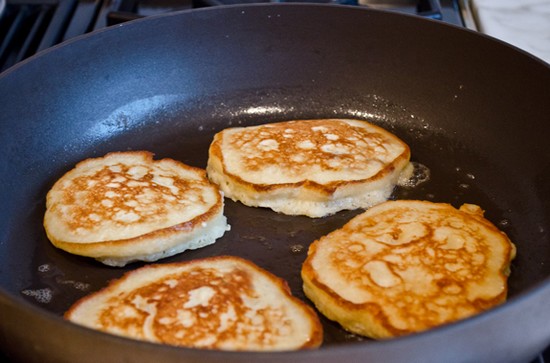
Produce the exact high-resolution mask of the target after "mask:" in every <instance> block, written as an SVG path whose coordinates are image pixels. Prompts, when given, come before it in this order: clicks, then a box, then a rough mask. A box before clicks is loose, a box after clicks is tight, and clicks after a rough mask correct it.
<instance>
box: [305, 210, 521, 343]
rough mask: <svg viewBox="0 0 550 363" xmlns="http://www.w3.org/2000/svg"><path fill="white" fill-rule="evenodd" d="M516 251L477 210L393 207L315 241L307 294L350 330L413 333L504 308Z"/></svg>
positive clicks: (372, 334)
mask: <svg viewBox="0 0 550 363" xmlns="http://www.w3.org/2000/svg"><path fill="white" fill-rule="evenodd" d="M514 256H515V247H514V245H513V244H512V243H511V242H510V240H509V239H508V238H507V236H506V235H505V234H504V233H503V232H501V231H499V230H498V229H497V228H496V227H495V226H494V225H492V224H491V223H490V222H489V221H488V220H486V219H485V218H483V212H482V211H481V209H480V208H479V207H478V206H474V205H471V204H465V205H463V206H462V207H461V208H460V209H459V210H457V209H455V208H454V207H452V206H451V205H449V204H443V203H431V202H424V201H405V200H401V201H390V202H386V203H382V204H380V205H378V206H375V207H373V208H371V209H370V210H368V211H367V212H365V213H363V214H361V215H359V216H357V217H355V218H354V219H352V220H351V221H350V222H349V223H347V224H346V225H345V226H343V227H342V228H340V229H338V230H336V231H334V232H332V233H329V234H328V235H326V236H324V237H322V238H320V239H319V240H317V241H315V242H314V243H313V244H312V245H311V247H310V249H309V252H308V258H307V259H306V261H305V263H304V265H303V268H302V277H303V279H304V290H305V293H306V295H307V296H308V297H309V298H310V299H311V300H312V301H313V302H314V303H315V305H316V306H317V308H318V309H319V310H320V311H321V312H322V313H323V314H325V315H326V316H327V317H329V318H330V319H333V320H336V321H338V322H339V323H340V324H341V325H342V326H343V327H344V328H345V329H347V330H350V331H352V332H355V333H358V334H361V335H366V336H370V337H373V338H386V337H392V336H399V335H404V334H409V333H412V332H417V331H422V330H426V329H429V328H433V327H436V326H439V325H441V324H445V323H449V322H453V321H456V320H459V319H462V318H466V317H469V316H472V315H474V314H476V313H479V312H482V311H484V310H486V309H489V308H491V307H493V306H495V305H498V304H500V303H502V302H504V300H505V298H506V292H507V276H508V274H509V264H510V261H511V260H512V259H513V258H514Z"/></svg>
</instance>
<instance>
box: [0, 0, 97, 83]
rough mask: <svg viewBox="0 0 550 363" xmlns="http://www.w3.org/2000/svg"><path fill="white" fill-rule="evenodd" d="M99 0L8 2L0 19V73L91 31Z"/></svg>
mask: <svg viewBox="0 0 550 363" xmlns="http://www.w3.org/2000/svg"><path fill="white" fill-rule="evenodd" d="M102 3H103V1H92V2H86V1H84V2H83V1H77V0H23V1H21V0H8V1H7V4H6V7H5V9H4V11H3V12H2V14H1V17H0V72H1V71H3V70H5V69H7V68H9V67H11V66H12V65H14V64H15V63H17V62H19V61H22V60H24V59H26V58H28V57H30V56H31V55H33V54H35V53H37V52H39V51H41V50H43V49H46V48H48V47H51V46H52V45H56V44H58V43H60V42H62V41H63V40H65V39H68V38H70V37H72V36H75V35H79V34H84V33H86V32H88V31H90V30H91V29H92V28H93V24H94V22H95V18H96V17H97V13H98V10H97V9H98V8H100V7H101V5H102Z"/></svg>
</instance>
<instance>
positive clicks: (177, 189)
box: [44, 151, 228, 266]
mask: <svg viewBox="0 0 550 363" xmlns="http://www.w3.org/2000/svg"><path fill="white" fill-rule="evenodd" d="M44 227H45V229H46V233H47V235H48V238H49V239H50V241H51V242H52V243H53V245H55V246H56V247H58V248H60V249H63V250H65V251H67V252H70V253H73V254H77V255H82V256H88V257H93V258H95V259H97V260H99V261H101V262H103V263H105V264H107V265H112V266H124V265H125V264H127V263H128V262H132V261H136V260H143V261H155V260H158V259H160V258H164V257H168V256H172V255H174V254H177V253H180V252H182V251H184V250H187V249H195V248H200V247H203V246H206V245H209V244H212V243H214V242H215V240H216V239H217V238H219V237H221V236H222V235H223V234H224V233H225V231H226V230H227V229H228V225H227V220H226V218H225V216H224V215H223V197H222V196H221V193H220V191H219V189H218V188H217V187H216V186H215V185H214V184H212V183H210V182H209V180H208V179H207V177H206V173H205V171H204V170H202V169H199V168H194V167H190V166H188V165H185V164H183V163H181V162H178V161H176V160H172V159H162V160H153V154H151V153H149V152H146V151H129V152H114V153H109V154H107V155H106V156H104V157H100V158H93V159H87V160H84V161H82V162H80V163H78V164H77V165H76V167H75V168H74V169H72V170H71V171H69V172H67V173H66V174H65V175H63V176H62V177H61V178H60V179H59V180H58V181H57V182H56V183H55V184H54V186H53V187H52V189H51V190H50V191H49V192H48V195H47V198H46V213H45V216H44Z"/></svg>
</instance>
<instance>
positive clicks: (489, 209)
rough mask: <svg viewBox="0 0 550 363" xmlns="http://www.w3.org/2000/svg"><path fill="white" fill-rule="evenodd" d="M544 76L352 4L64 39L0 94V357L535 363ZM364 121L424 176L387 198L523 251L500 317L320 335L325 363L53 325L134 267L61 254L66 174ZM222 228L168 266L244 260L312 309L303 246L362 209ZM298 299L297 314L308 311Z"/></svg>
mask: <svg viewBox="0 0 550 363" xmlns="http://www.w3.org/2000/svg"><path fill="white" fill-rule="evenodd" d="M549 96H550V68H549V66H548V65H547V64H546V63H543V62H542V61H540V60H538V59H536V58H534V57H531V56H529V55H528V54H526V53H523V52H522V51H520V50H518V49H515V48H513V47H511V46H508V45H506V44H504V43H501V42H499V41H497V40H494V39H490V38H488V37H485V36H482V35H479V34H476V33H474V32H471V31H468V30H464V29H459V28H455V27H453V26H450V25H445V24H441V23H439V22H436V21H431V20H426V19H419V18H416V17H412V16H407V15H402V14H395V13H388V12H383V11H379V10H370V9H365V8H358V7H348V6H337V5H312V4H309V5H308V4H257V5H247V6H234V7H233V6H228V7H220V8H208V9H199V10H191V11H184V12H178V13H172V14H168V15H162V16H157V17H151V18H147V19H144V20H137V21H134V22H130V23H126V24H123V25H119V26H116V27H113V28H109V29H106V30H102V31H98V32H96V33H94V34H92V35H89V36H83V37H82V38H79V39H77V40H74V41H68V42H66V43H63V44H62V45H60V46H57V47H55V48H52V49H50V50H47V51H44V52H42V53H41V54H39V55H38V56H35V57H33V58H32V59H30V60H27V61H24V62H22V63H20V64H18V65H16V66H14V67H12V68H11V69H9V70H8V71H6V72H4V73H3V74H2V75H1V77H0V105H1V112H0V125H1V126H2V131H1V134H0V154H1V155H2V158H1V163H0V171H1V173H0V178H1V182H0V183H1V184H0V185H2V189H1V193H0V198H1V199H0V205H2V208H1V212H0V213H1V218H0V251H1V252H0V253H1V263H0V286H1V287H0V319H1V320H0V325H1V328H0V346H1V347H2V351H3V352H4V354H6V355H7V356H8V358H9V359H11V360H13V361H25V362H77V361H81V362H98V361H102V362H121V361H128V362H130V361H131V362H152V361H162V362H176V361H177V362H199V361H200V362H218V361H223V362H241V361H250V360H255V361H263V362H287V361H301V362H332V361H335V360H337V359H338V360H342V361H374V362H376V361H381V362H527V361H529V360H530V359H532V358H534V357H535V356H536V355H537V354H538V353H539V352H540V351H542V350H543V349H544V348H545V347H546V346H547V345H548V344H549V343H550V324H549V323H548V322H549V321H550V304H549V303H548V302H549V301H550V280H549V275H550V237H549V230H550V198H548V197H549V196H550V183H549V182H550V146H549V144H548V140H550V126H549V125H550V102H549V101H550V100H549ZM315 117H323V118H326V117H349V118H359V119H365V120H369V121H371V122H374V123H376V124H378V125H381V126H382V127H385V128H386V129H388V130H390V131H391V132H394V133H395V134H397V135H398V136H399V137H401V138H402V139H403V140H404V141H405V142H407V143H408V144H409V145H410V147H411V150H412V159H413V161H415V162H417V163H419V164H422V165H424V166H425V167H427V168H428V169H429V170H430V172H431V174H430V175H431V176H430V179H429V180H428V181H426V182H424V183H422V184H420V185H418V186H416V187H413V188H398V189H397V190H396V191H395V194H394V196H393V197H394V198H409V199H426V200H432V201H437V202H448V203H452V204H453V205H455V206H459V205H460V204H461V203H465V202H467V203H475V204H479V205H480V206H482V207H483V208H484V209H485V210H486V217H487V218H488V219H490V220H491V221H493V222H494V223H495V224H496V225H497V226H499V227H500V228H501V229H502V230H503V231H505V232H506V233H507V234H508V235H509V237H510V238H511V239H512V240H513V241H514V242H515V243H516V245H517V248H518V255H517V258H516V259H515V260H514V262H513V265H512V275H511V277H510V280H509V300H508V302H507V303H506V304H504V305H502V306H500V307H497V308H495V309H492V310H490V311H488V312H486V313H483V314H480V315H478V316H476V317H472V318H469V319H466V320H463V321H461V322H457V323H454V324H449V325H446V326H443V327H440V328H436V329H432V330H430V331H427V332H424V333H419V334H413V335H410V336H407V337H402V338H397V339H392V340H386V341H379V342H377V341H373V340H369V339H364V338H361V337H358V336H355V335H353V334H348V333H346V332H344V331H343V330H342V329H340V328H339V327H338V325H337V324H335V323H332V322H330V321H328V320H325V319H324V318H323V324H324V327H325V338H324V343H323V346H322V347H321V348H320V349H317V350H313V351H303V352H285V353H245V352H217V351H204V350H196V349H185V348H177V347H169V346H162V345H156V344H151V343H145V342H138V341H134V340H130V339H125V338H122V337H116V336H112V335H108V334H103V333H100V332H97V331H93V330H90V329H87V328H83V327H79V326H76V325H73V324H71V323H69V322H66V321H64V320H63V319H62V317H61V315H62V314H63V312H64V311H65V310H66V309H67V308H68V307H69V306H70V305H71V304H72V303H73V302H75V301H76V299H78V298H80V297H82V296H84V295H86V294H88V293H90V292H92V291H96V290H98V289H100V288H101V287H103V286H105V284H106V283H107V281H108V280H110V279H112V278H116V277H118V276H120V275H122V274H123V273H124V272H126V271H129V270H132V269H134V268H137V267H139V266H140V264H139V263H135V264H132V265H130V266H127V267H125V268H110V267H107V266H103V265H101V264H100V263H97V262H95V261H93V260H91V259H87V258H84V257H78V256H73V255H70V254H67V253H64V252H63V251H60V250H57V249H55V248H54V247H52V245H51V244H50V243H49V242H48V240H47V238H46V236H45V233H44V230H43V227H42V218H43V214H44V211H45V195H46V193H47V191H48V190H49V188H50V187H51V186H52V184H53V183H54V182H55V180H57V178H59V177H60V176H61V175H62V174H63V173H64V172H66V171H67V170H69V169H71V168H72V167H73V166H74V164H75V163H76V162H78V161H80V160H82V159H85V158H88V157H95V156H102V155H104V154H105V153H107V152H109V151H115V150H140V149H145V150H150V151H152V152H154V153H155V154H156V157H157V158H161V157H172V158H175V159H178V160H181V161H183V162H185V163H188V164H190V165H194V166H199V167H204V166H205V165H206V159H207V150H208V145H209V143H210V141H211V138H212V136H213V134H214V133H215V132H217V131H219V130H222V129H224V128H226V127H230V126H238V125H254V124H260V123H266V122H274V121H281V120H288V119H308V118H315ZM225 213H226V215H227V217H228V219H229V222H230V224H231V225H232V230H231V231H230V232H229V233H228V234H227V235H226V236H224V237H223V238H221V239H220V240H219V241H218V242H217V243H216V244H214V245H212V246H209V247H206V248H203V249H200V250H195V251H188V252H184V253H182V254H180V255H178V256H174V257H172V258H169V259H166V260H163V261H161V262H160V263H162V262H173V261H184V260H190V259H195V258H201V257H207V256H212V255H220V254H230V255H238V256H242V257H245V258H248V259H250V260H252V261H253V262H255V263H257V264H258V265H260V266H261V267H263V268H266V269H268V270H270V271H272V272H273V273H275V274H276V275H278V276H280V277H282V278H284V279H286V280H287V281H288V283H289V285H290V287H291V290H292V292H293V293H294V294H295V295H296V296H298V297H299V298H302V299H304V300H306V298H305V296H304V295H303V293H302V290H301V281H300V277H299V269H300V266H301V263H302V262H303V260H304V259H305V256H306V253H307V247H308V246H309V244H310V243H311V242H312V241H313V240H314V239H316V238H318V237H319V236H321V235H323V234H325V233H328V232H329V231H331V230H333V229H335V228H338V227H340V226H341V225H343V224H344V223H345V222H346V221H347V220H349V219H350V218H351V217H353V216H354V215H355V214H357V213H359V211H346V212H341V213H337V214H336V215H334V216H331V217H326V218H320V219H310V218H306V217H290V216H284V215H278V214H276V213H274V212H271V211H269V210H265V209H258V208H247V207H245V206H243V205H241V204H239V203H235V202H232V201H230V200H227V201H226V211H225ZM306 301H307V300H306Z"/></svg>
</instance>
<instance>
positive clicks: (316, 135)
mask: <svg viewBox="0 0 550 363" xmlns="http://www.w3.org/2000/svg"><path fill="white" fill-rule="evenodd" d="M409 158H410V151H409V147H408V146H407V145H406V144H405V143H404V142H403V141H401V140H400V139H398V138H397V137H396V136H395V135H393V134H391V133H389V132H388V131H386V130H384V129H382V128H380V127H378V126H375V125H373V124H370V123H368V122H366V121H359V120H344V119H321V120H297V121H287V122H280V123H273V124H264V125H260V126H250V127H237V128H229V129H225V130H223V131H221V132H219V133H217V134H216V135H215V136H214V140H213V142H212V144H211V145H210V149H209V158H208V165H207V169H206V170H207V173H208V177H209V178H210V179H211V180H212V181H213V182H214V183H216V184H218V185H219V187H220V189H221V190H222V191H223V192H224V195H225V196H226V197H229V198H231V199H233V200H236V201H240V202H242V203H244V204H245V205H248V206H252V207H267V208H271V209H273V210H275V211H277V212H280V213H284V214H289V215H306V216H310V217H322V216H326V215H329V214H333V213H336V212H338V211H340V210H345V209H357V208H368V207H370V206H372V205H375V204H377V203H380V202H382V201H385V200H386V199H387V198H388V197H389V196H390V194H391V193H392V191H393V189H394V187H395V185H396V183H397V181H398V179H399V177H400V176H401V174H402V172H403V171H404V170H406V171H407V172H410V171H411V170H412V169H411V168H410V167H409V168H407V166H409Z"/></svg>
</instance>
